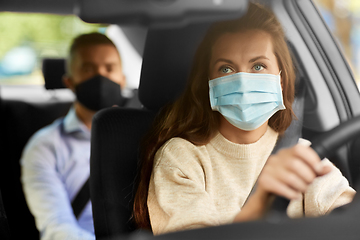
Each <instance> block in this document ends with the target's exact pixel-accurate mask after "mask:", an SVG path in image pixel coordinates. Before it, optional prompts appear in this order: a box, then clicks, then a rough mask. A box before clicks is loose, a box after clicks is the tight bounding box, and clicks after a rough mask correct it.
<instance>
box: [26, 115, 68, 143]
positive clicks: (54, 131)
mask: <svg viewBox="0 0 360 240" xmlns="http://www.w3.org/2000/svg"><path fill="white" fill-rule="evenodd" d="M62 122H63V118H58V119H56V120H55V121H54V122H53V123H51V124H49V125H47V126H45V127H43V128H40V129H39V130H37V131H36V132H35V133H34V134H33V135H32V136H31V138H30V139H29V142H28V144H30V143H33V142H37V143H46V142H53V141H55V140H56V139H57V138H58V137H59V136H60V132H61V128H62Z"/></svg>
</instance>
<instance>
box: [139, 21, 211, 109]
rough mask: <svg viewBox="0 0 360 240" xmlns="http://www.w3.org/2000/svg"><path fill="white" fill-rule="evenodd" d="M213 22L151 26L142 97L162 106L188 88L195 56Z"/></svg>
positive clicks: (147, 104) (147, 102) (149, 105)
mask: <svg viewBox="0 0 360 240" xmlns="http://www.w3.org/2000/svg"><path fill="white" fill-rule="evenodd" d="M209 26H210V23H202V24H193V25H188V26H186V27H184V28H178V29H157V30H149V32H148V35H147V38H146V43H145V49H144V55H143V62H142V69H141V77H140V85H139V99H140V101H141V103H142V104H143V105H144V107H145V108H147V109H149V110H153V111H157V110H159V109H160V108H161V107H162V106H164V105H166V103H168V102H170V101H173V100H175V99H176V98H177V97H178V96H179V95H180V94H181V92H182V91H183V90H184V88H185V85H186V81H187V78H188V75H189V73H190V70H191V69H190V68H191V65H192V60H193V56H194V54H195V51H196V49H197V47H198V45H199V44H200V42H201V40H202V37H203V36H204V34H205V32H206V30H207V29H208V28H209Z"/></svg>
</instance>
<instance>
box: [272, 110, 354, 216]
mask: <svg viewBox="0 0 360 240" xmlns="http://www.w3.org/2000/svg"><path fill="white" fill-rule="evenodd" d="M358 136H360V116H357V117H355V118H352V119H350V120H348V121H346V122H344V123H342V124H340V125H339V126H337V127H335V128H333V129H331V130H330V131H328V132H326V133H324V134H322V135H320V136H319V137H318V138H316V139H315V140H314V141H313V142H312V145H311V147H312V148H313V149H314V150H315V152H316V153H317V154H318V155H319V157H320V159H324V158H326V157H330V156H331V155H332V154H333V153H334V152H335V151H336V150H337V149H338V148H339V147H341V146H342V145H344V144H345V143H347V142H349V141H351V140H354V139H355V138H356V137H358ZM289 202H290V201H289V200H288V199H286V198H284V197H279V196H276V197H275V199H274V201H273V202H272V205H271V206H270V207H269V210H268V213H267V216H266V217H265V219H266V220H267V221H270V222H278V221H280V220H281V219H284V218H286V217H287V215H286V209H287V207H288V205H289Z"/></svg>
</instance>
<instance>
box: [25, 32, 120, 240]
mask: <svg viewBox="0 0 360 240" xmlns="http://www.w3.org/2000/svg"><path fill="white" fill-rule="evenodd" d="M63 81H64V84H65V85H66V86H67V87H68V88H69V89H71V90H72V91H73V92H74V93H75V95H76V101H75V102H74V104H73V106H72V107H71V109H70V110H69V112H68V114H67V115H66V116H65V117H64V118H60V119H57V120H56V121H55V122H54V123H52V124H51V125H49V126H47V127H45V128H43V129H40V130H39V131H38V132H37V133H35V134H34V136H32V137H31V139H30V140H29V142H28V143H27V145H26V147H25V149H24V152H23V155H22V159H21V166H22V175H21V180H22V184H23V189H24V194H25V197H26V201H27V204H28V206H29V209H30V211H31V213H32V214H33V215H34V217H35V222H36V226H37V229H38V230H39V232H40V238H41V239H42V240H45V239H51V240H56V239H59V240H60V239H61V240H63V239H84V240H85V239H86V240H87V239H95V235H94V225H93V218H92V209H91V202H90V201H87V200H85V202H87V204H84V206H83V207H81V209H80V214H79V215H78V216H77V217H76V216H75V214H74V211H75V210H73V208H72V202H73V201H74V199H75V198H76V197H77V195H78V193H79V192H80V190H81V189H82V187H83V185H84V184H85V183H86V181H87V180H88V178H89V175H90V130H91V123H92V118H93V116H94V114H95V113H96V112H97V111H98V110H100V109H102V108H105V107H111V106H113V105H123V103H124V98H122V96H121V88H124V87H125V84H126V79H125V76H124V74H123V69H122V64H121V58H120V55H119V52H118V51H117V49H116V46H115V45H114V43H113V42H112V41H111V40H110V39H109V38H107V37H106V36H105V35H102V34H99V33H90V34H84V35H81V36H79V37H77V38H76V39H74V41H73V43H72V45H71V48H70V54H69V57H68V60H67V71H66V76H64V78H63ZM84 189H85V190H84V191H85V192H86V191H89V189H88V186H85V187H84ZM87 195H89V194H87ZM85 196H86V194H85ZM89 200H90V199H89ZM80 202H81V201H80ZM75 212H76V211H75Z"/></svg>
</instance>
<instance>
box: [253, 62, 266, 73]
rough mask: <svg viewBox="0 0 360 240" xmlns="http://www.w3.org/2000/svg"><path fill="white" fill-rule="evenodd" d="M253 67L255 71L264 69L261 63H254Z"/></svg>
mask: <svg viewBox="0 0 360 240" xmlns="http://www.w3.org/2000/svg"><path fill="white" fill-rule="evenodd" d="M253 69H254V70H255V71H257V72H259V71H261V70H263V69H265V67H264V66H263V65H261V64H256V65H254V67H253Z"/></svg>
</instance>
